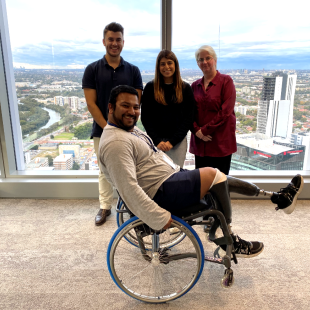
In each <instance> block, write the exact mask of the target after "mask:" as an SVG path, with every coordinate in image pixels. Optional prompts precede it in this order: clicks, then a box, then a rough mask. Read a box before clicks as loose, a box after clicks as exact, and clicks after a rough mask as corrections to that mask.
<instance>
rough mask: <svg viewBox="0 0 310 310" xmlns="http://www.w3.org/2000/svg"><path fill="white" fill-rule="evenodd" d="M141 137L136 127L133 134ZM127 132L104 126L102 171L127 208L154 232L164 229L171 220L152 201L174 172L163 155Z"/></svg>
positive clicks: (164, 211)
mask: <svg viewBox="0 0 310 310" xmlns="http://www.w3.org/2000/svg"><path fill="white" fill-rule="evenodd" d="M135 133H136V134H139V133H142V134H144V135H146V134H145V133H143V132H142V131H141V130H139V129H138V128H137V127H135V128H134V134H135ZM134 134H132V133H131V132H129V131H126V130H123V129H120V128H117V127H114V126H110V125H107V126H106V127H105V128H104V130H103V133H102V136H101V139H100V144H99V154H100V155H99V157H100V164H101V170H102V171H103V173H104V174H105V176H106V178H107V180H108V181H109V182H110V183H111V184H112V185H113V186H114V187H115V188H116V189H117V190H118V192H119V193H120V195H121V197H122V199H123V200H124V202H125V204H126V205H127V207H128V208H129V209H130V210H131V212H132V213H134V214H135V215H136V216H137V217H139V218H140V219H141V220H142V221H143V222H144V223H146V224H147V225H149V226H150V227H151V228H153V229H155V230H159V229H161V228H163V227H164V226H165V225H166V224H167V223H168V220H169V219H170V217H171V214H170V212H168V211H167V210H165V209H163V208H161V207H160V206H159V205H158V204H156V203H155V202H154V201H153V200H152V198H153V197H154V196H155V194H156V192H157V190H158V188H159V187H160V186H161V184H162V183H163V182H164V181H165V180H167V179H168V178H169V177H170V176H171V175H172V174H174V173H176V172H178V171H179V170H180V167H179V166H177V165H176V168H175V169H174V168H173V167H171V166H170V165H169V164H168V163H167V162H166V161H165V160H164V156H166V155H165V154H164V153H163V152H162V151H160V150H158V151H157V152H155V151H154V150H153V149H152V148H151V147H150V146H149V145H148V144H147V143H146V142H145V141H144V140H143V139H141V138H139V137H137V136H136V135H134Z"/></svg>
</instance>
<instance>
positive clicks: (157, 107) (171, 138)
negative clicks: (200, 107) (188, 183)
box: [141, 50, 195, 167]
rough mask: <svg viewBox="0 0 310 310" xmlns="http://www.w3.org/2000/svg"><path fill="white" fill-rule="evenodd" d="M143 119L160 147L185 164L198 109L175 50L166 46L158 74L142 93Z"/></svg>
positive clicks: (161, 54)
mask: <svg viewBox="0 0 310 310" xmlns="http://www.w3.org/2000/svg"><path fill="white" fill-rule="evenodd" d="M141 101H142V106H141V121H142V124H143V126H144V128H145V130H146V132H147V134H148V135H149V136H150V137H151V138H152V140H153V142H154V144H155V145H156V146H157V148H158V149H160V150H162V151H163V152H165V153H166V154H167V155H168V156H169V157H170V158H171V159H172V160H173V161H174V162H175V163H176V164H178V165H179V166H181V167H183V164H184V161H185V156H186V150H187V140H186V134H187V132H188V131H189V130H190V128H191V126H192V124H193V119H194V109H195V99H194V96H193V92H192V89H191V87H190V85H189V84H188V83H186V82H184V81H182V78H181V74H180V67H179V62H178V59H177V57H176V56H175V54H174V53H173V52H171V51H168V50H162V51H161V52H160V53H159V54H158V56H157V60H156V67H155V78H154V80H153V81H151V82H149V83H147V84H146V86H145V88H144V91H143V95H142V100H141Z"/></svg>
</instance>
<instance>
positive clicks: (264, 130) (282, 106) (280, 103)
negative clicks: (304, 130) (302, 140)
mask: <svg viewBox="0 0 310 310" xmlns="http://www.w3.org/2000/svg"><path fill="white" fill-rule="evenodd" d="M296 81H297V75H296V74H292V75H288V74H286V73H283V72H275V73H274V74H273V75H272V76H266V77H264V83H263V90H262V97H261V100H260V101H258V113H257V132H258V133H261V134H265V135H266V136H268V137H282V138H289V137H290V135H291V133H292V128H293V108H294V96H295V88H296Z"/></svg>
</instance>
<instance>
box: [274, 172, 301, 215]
mask: <svg viewBox="0 0 310 310" xmlns="http://www.w3.org/2000/svg"><path fill="white" fill-rule="evenodd" d="M303 186H304V179H303V177H302V176H301V175H300V174H296V175H295V176H294V177H293V179H292V180H291V182H290V183H289V185H287V186H286V187H285V188H281V189H280V191H279V192H278V193H277V194H274V195H272V196H271V198H270V199H271V201H272V202H273V203H275V204H277V205H278V206H277V207H276V210H279V209H283V211H284V212H285V213H286V214H291V213H292V212H293V211H294V210H295V207H296V202H297V197H298V196H299V194H300V193H301V191H302V188H303Z"/></svg>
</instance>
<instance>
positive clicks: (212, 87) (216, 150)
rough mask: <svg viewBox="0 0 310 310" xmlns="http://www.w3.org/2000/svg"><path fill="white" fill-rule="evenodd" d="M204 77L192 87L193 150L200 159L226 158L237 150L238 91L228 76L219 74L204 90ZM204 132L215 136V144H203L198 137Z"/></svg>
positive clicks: (213, 139)
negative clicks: (199, 131)
mask: <svg viewBox="0 0 310 310" xmlns="http://www.w3.org/2000/svg"><path fill="white" fill-rule="evenodd" d="M203 81H204V78H202V79H199V80H197V81H195V82H194V83H193V84H192V89H193V92H194V97H195V100H196V107H197V109H196V113H195V121H194V124H193V130H192V136H191V142H190V149H189V151H190V152H191V153H192V154H195V155H198V156H201V157H202V156H211V157H224V156H228V155H231V154H232V153H234V152H236V151H237V143H236V134H235V132H236V116H235V112H234V107H235V101H236V90H235V86H234V83H233V80H232V78H231V77H230V76H229V75H225V74H221V73H220V72H218V71H217V74H216V76H215V77H214V79H213V80H212V81H211V82H210V83H209V85H208V87H207V89H206V90H205V89H204V85H203ZM199 129H201V132H202V133H203V134H204V135H205V136H207V135H210V136H212V141H209V142H204V141H203V140H201V139H199V138H198V137H196V136H195V133H196V132H197V131H198V130H199Z"/></svg>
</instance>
